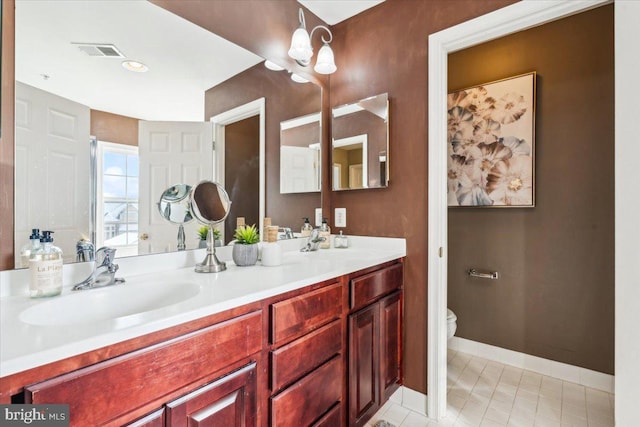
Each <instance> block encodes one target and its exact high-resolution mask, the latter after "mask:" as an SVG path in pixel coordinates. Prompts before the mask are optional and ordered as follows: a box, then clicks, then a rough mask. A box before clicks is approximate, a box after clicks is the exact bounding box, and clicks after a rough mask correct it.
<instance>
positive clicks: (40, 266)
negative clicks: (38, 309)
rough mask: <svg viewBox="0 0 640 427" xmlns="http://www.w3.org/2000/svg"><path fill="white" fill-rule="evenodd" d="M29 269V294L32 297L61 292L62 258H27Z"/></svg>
mask: <svg viewBox="0 0 640 427" xmlns="http://www.w3.org/2000/svg"><path fill="white" fill-rule="evenodd" d="M29 270H30V273H31V281H30V282H29V294H30V296H31V297H32V298H37V297H48V296H54V295H58V294H60V292H62V258H59V259H54V260H37V259H32V260H29Z"/></svg>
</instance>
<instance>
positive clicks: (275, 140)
mask: <svg viewBox="0 0 640 427" xmlns="http://www.w3.org/2000/svg"><path fill="white" fill-rule="evenodd" d="M261 97H265V101H266V106H265V109H266V123H265V137H266V141H265V152H266V162H265V166H266V171H265V175H266V194H265V195H266V216H267V217H270V218H271V221H272V224H273V225H280V226H285V227H291V228H293V229H294V230H295V229H297V228H298V227H300V226H301V225H302V218H303V217H309V218H313V217H314V212H315V208H319V207H320V206H321V200H320V194H319V193H298V194H280V122H282V121H285V120H289V119H293V118H295V117H300V116H304V115H307V114H312V113H317V112H318V109H319V108H320V102H321V101H320V98H321V90H320V88H319V87H318V86H316V85H314V84H311V83H307V84H300V83H295V82H294V81H293V80H291V79H290V78H289V75H288V74H287V72H286V71H271V70H268V69H267V68H266V67H265V66H264V65H263V64H262V63H260V64H257V65H255V66H253V67H252V68H250V69H248V70H246V71H245V72H243V73H240V74H238V75H236V76H234V77H232V78H230V79H229V80H227V81H225V82H223V83H221V84H219V85H218V86H216V87H213V88H211V89H209V90H208V91H207V92H206V93H205V119H206V120H208V119H209V118H210V117H211V116H215V115H216V114H219V113H222V112H224V111H227V110H230V109H232V108H235V107H238V106H240V105H243V104H246V103H247V102H251V101H254V100H256V99H258V98H261ZM227 190H228V189H227Z"/></svg>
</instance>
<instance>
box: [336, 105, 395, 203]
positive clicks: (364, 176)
mask: <svg viewBox="0 0 640 427" xmlns="http://www.w3.org/2000/svg"><path fill="white" fill-rule="evenodd" d="M331 136H332V154H331V162H332V171H333V173H332V185H331V188H332V189H333V190H334V191H339V190H356V189H364V188H379V187H386V186H387V185H388V182H389V161H388V152H389V100H388V96H387V94H386V93H384V94H381V95H376V96H372V97H369V98H365V99H362V100H360V101H357V102H355V103H352V104H346V105H342V106H340V107H335V108H333V109H332V121H331Z"/></svg>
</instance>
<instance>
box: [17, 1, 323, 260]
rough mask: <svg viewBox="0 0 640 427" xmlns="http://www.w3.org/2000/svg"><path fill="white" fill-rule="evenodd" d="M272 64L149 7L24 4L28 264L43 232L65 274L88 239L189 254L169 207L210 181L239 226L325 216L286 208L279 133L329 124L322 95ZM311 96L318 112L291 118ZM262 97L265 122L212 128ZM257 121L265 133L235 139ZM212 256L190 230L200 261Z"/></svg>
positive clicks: (22, 169) (305, 207) (122, 249)
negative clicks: (304, 121)
mask: <svg viewBox="0 0 640 427" xmlns="http://www.w3.org/2000/svg"><path fill="white" fill-rule="evenodd" d="M127 61H130V62H127ZM263 61H264V59H263V58H260V57H259V56H257V55H255V54H253V53H251V52H249V51H247V50H245V49H242V48H240V47H238V46H237V45H235V44H233V43H231V42H229V41H227V40H224V39H222V38H220V37H219V36H217V35H215V34H213V33H211V32H209V31H207V30H204V29H203V28H201V27H198V26H196V25H194V24H192V23H190V22H188V21H186V20H184V19H182V18H180V17H178V16H176V15H174V14H172V13H170V12H168V11H166V10H164V9H162V8H161V7H158V6H156V5H154V4H152V3H150V2H146V1H136V0H132V1H117V2H114V1H100V0H91V1H88V0H87V1H85V0H73V1H62V0H58V1H48V0H47V1H37V0H17V1H16V177H15V178H16V184H15V185H16V188H15V190H16V191H15V194H16V196H15V219H16V221H15V254H16V258H18V257H19V253H20V248H21V247H22V245H23V244H24V243H27V242H28V238H29V235H30V233H31V229H32V228H40V229H41V230H53V231H55V237H56V245H57V246H60V247H61V248H62V249H63V253H64V258H65V262H73V261H75V260H76V244H77V242H78V241H79V240H81V239H85V240H90V241H92V242H94V243H95V246H96V247H100V246H103V245H109V246H114V247H117V248H118V252H117V253H118V255H119V256H123V255H139V254H147V253H157V252H166V251H173V250H176V249H177V248H176V239H175V236H176V231H177V230H176V226H175V225H173V224H170V223H169V222H167V221H165V220H164V219H163V218H162V216H161V215H160V211H159V210H158V208H157V202H158V199H159V197H160V195H161V194H162V192H163V191H164V190H165V189H166V188H168V187H170V186H171V185H174V184H187V185H195V184H196V183H198V182H200V181H202V180H214V181H217V182H221V183H224V185H225V188H226V190H227V191H228V193H229V194H230V195H232V197H235V198H236V199H233V205H232V206H233V208H234V209H238V211H237V212H234V216H233V217H232V216H231V215H230V216H229V219H228V220H227V222H229V223H233V224H235V219H234V218H235V216H244V217H247V222H248V223H249V221H251V222H250V223H256V225H258V224H262V218H263V217H264V216H270V217H271V218H272V219H273V222H274V223H275V224H282V225H283V226H285V225H286V226H295V225H296V224H297V222H299V218H300V217H302V216H313V209H314V208H316V207H320V206H321V202H320V194H319V193H315V194H313V196H314V197H313V198H309V197H307V196H308V195H299V196H298V195H290V198H288V199H287V200H286V201H285V202H286V203H288V204H289V206H293V207H294V209H290V210H289V211H287V212H283V211H282V210H281V208H280V206H282V200H281V199H278V197H281V195H280V183H279V173H280V167H279V166H280V165H279V123H280V122H281V121H285V120H289V119H292V118H295V117H298V116H299V115H301V114H311V113H313V112H317V111H319V109H320V106H321V89H320V88H319V87H318V86H315V85H313V84H312V83H307V84H299V83H295V82H293V81H292V80H291V79H290V78H289V74H288V72H287V71H286V70H284V71H280V72H274V71H271V70H267V69H266V68H265V67H264V65H263ZM265 91H267V93H265ZM298 92H299V97H300V98H304V101H299V102H297V101H295V100H294V101H293V102H292V104H293V105H294V107H293V108H284V107H283V104H285V103H284V102H283V101H285V100H288V99H293V98H295V97H296V96H298V95H296V93H298ZM274 97H278V99H274ZM279 97H282V98H281V99H280V98H279ZM261 98H265V99H266V100H267V101H266V106H265V108H264V109H263V110H262V111H261V112H260V111H257V112H254V113H253V114H252V115H249V116H247V117H242V118H238V117H236V119H235V121H233V120H232V121H226V122H224V123H217V124H215V123H214V122H212V118H213V117H215V116H219V115H221V114H223V113H225V112H227V111H230V110H233V109H235V108H237V107H239V106H241V105H244V104H247V103H250V102H252V101H256V100H258V99H261ZM267 111H268V114H267V113H266V112H267ZM252 117H253V118H254V119H253V123H252V124H251V125H250V126H249V127H251V126H252V127H253V128H254V129H255V128H256V126H257V130H255V131H254V133H253V134H249V133H247V132H245V129H246V127H244V126H242V123H240V125H238V126H232V125H235V124H236V123H238V122H241V121H243V120H248V121H251V120H252ZM265 117H266V118H265ZM271 117H273V120H272V119H271ZM274 120H275V121H274ZM231 134H234V135H231ZM220 135H222V138H224V136H225V135H226V136H227V141H226V144H218V143H217V142H218V141H219V140H220ZM92 136H93V137H95V138H94V139H95V146H94V147H93V148H92V144H91V143H90V141H91V139H92V138H91V137H92ZM214 139H215V140H216V144H214V143H213V141H214ZM249 146H251V147H258V148H257V149H256V148H251V149H248V148H247V147H249ZM243 156H244V157H243ZM91 159H93V162H92V161H91ZM252 171H257V172H252ZM234 174H235V175H234ZM247 176H253V177H254V178H250V179H248V178H247ZM243 181H250V182H251V185H250V186H247V187H243V186H240V184H239V182H243ZM234 190H235V191H234ZM295 197H299V198H300V200H298V199H297V198H295ZM94 212H95V213H94ZM294 221H295V222H294ZM189 226H191V224H189ZM194 227H196V225H194ZM164 236H166V237H164ZM198 244H199V239H198V236H197V233H196V232H195V230H190V229H189V230H187V232H186V247H187V249H194V248H197V247H198ZM18 266H19V264H18V263H16V267H18Z"/></svg>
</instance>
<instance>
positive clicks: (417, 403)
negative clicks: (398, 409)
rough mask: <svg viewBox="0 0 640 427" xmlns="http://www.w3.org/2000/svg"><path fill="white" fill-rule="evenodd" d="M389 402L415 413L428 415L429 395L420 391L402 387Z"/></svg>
mask: <svg viewBox="0 0 640 427" xmlns="http://www.w3.org/2000/svg"><path fill="white" fill-rule="evenodd" d="M389 400H390V401H391V402H393V403H395V404H397V405H401V406H402V407H403V408H406V409H409V410H411V411H413V412H417V413H419V414H422V415H425V416H426V415H427V395H426V394H423V393H420V392H419V391H415V390H412V389H410V388H408V387H405V386H400V388H398V390H396V392H395V393H393V394H392V395H391V397H390V398H389Z"/></svg>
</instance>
